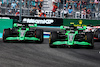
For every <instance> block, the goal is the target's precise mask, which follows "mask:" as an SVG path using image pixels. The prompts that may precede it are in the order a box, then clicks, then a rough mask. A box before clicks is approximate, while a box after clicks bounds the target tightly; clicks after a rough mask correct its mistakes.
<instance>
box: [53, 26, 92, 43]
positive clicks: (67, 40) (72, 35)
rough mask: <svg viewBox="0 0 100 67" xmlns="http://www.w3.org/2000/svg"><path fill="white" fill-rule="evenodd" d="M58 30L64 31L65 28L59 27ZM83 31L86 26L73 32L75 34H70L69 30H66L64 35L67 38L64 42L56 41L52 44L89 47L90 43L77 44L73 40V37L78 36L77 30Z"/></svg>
mask: <svg viewBox="0 0 100 67" xmlns="http://www.w3.org/2000/svg"><path fill="white" fill-rule="evenodd" d="M60 29H61V30H66V28H64V27H63V26H60ZM85 29H86V26H84V27H83V28H80V29H78V30H76V31H74V32H75V33H70V32H71V30H66V33H65V35H66V36H67V38H65V41H60V40H57V41H55V42H53V43H52V44H53V45H91V43H88V42H85V41H81V42H79V41H75V40H74V39H75V35H76V34H79V33H78V31H79V30H85ZM70 37H72V38H71V39H70Z"/></svg>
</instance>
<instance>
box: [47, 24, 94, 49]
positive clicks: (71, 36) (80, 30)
mask: <svg viewBox="0 0 100 67" xmlns="http://www.w3.org/2000/svg"><path fill="white" fill-rule="evenodd" d="M60 29H61V31H53V32H51V34H50V38H49V46H50V47H51V48H53V47H56V46H62V45H67V46H69V47H73V46H85V47H88V48H93V47H94V39H93V37H94V35H93V33H92V32H84V30H85V29H86V27H85V26H83V27H75V26H73V25H72V26H60Z"/></svg>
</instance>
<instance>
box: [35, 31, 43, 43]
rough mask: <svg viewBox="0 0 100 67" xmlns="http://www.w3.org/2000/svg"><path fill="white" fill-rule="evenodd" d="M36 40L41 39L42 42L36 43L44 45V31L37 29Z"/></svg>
mask: <svg viewBox="0 0 100 67" xmlns="http://www.w3.org/2000/svg"><path fill="white" fill-rule="evenodd" d="M36 38H39V39H40V41H36V42H37V43H42V42H43V41H44V38H43V30H42V29H36Z"/></svg>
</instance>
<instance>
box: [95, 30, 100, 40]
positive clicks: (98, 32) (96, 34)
mask: <svg viewBox="0 0 100 67" xmlns="http://www.w3.org/2000/svg"><path fill="white" fill-rule="evenodd" d="M99 34H100V31H98V30H97V31H96V32H95V34H94V36H95V37H97V38H98V35H99Z"/></svg>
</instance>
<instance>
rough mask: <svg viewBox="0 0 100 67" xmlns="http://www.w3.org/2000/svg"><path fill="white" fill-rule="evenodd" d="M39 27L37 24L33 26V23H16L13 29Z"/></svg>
mask: <svg viewBox="0 0 100 67" xmlns="http://www.w3.org/2000/svg"><path fill="white" fill-rule="evenodd" d="M22 26H25V27H37V24H33V23H14V24H13V27H22Z"/></svg>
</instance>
